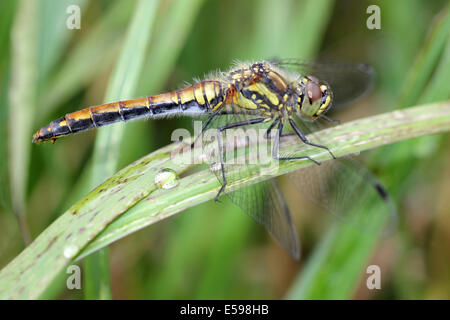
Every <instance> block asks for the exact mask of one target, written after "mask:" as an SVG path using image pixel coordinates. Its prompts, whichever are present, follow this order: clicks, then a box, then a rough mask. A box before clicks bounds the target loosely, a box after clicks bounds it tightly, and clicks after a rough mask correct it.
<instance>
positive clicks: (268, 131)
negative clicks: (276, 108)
mask: <svg viewBox="0 0 450 320" xmlns="http://www.w3.org/2000/svg"><path fill="white" fill-rule="evenodd" d="M277 121H278V120H275V121H273V122H272V123H271V124H270V126H269V128H267V131H266V133H265V134H264V138H266V140H269V136H270V132H272V129H273V128H274V127H275V126H276V125H277Z"/></svg>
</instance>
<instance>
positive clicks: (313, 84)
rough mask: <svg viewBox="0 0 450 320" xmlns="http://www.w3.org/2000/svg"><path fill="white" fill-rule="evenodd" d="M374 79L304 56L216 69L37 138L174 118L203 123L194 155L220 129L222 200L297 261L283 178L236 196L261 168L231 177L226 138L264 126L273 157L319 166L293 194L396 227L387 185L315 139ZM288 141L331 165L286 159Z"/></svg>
mask: <svg viewBox="0 0 450 320" xmlns="http://www.w3.org/2000/svg"><path fill="white" fill-rule="evenodd" d="M373 79H374V71H373V69H372V68H371V67H370V66H368V65H366V64H362V63H319V62H307V61H302V60H298V59H278V60H267V61H259V62H248V63H245V62H243V63H236V64H235V66H233V67H232V68H231V69H230V70H229V71H226V72H216V73H215V74H213V75H212V76H210V77H207V78H206V79H205V80H202V81H197V82H196V83H195V84H193V85H189V86H187V87H185V88H184V89H180V90H176V91H172V92H167V93H162V94H158V95H153V96H148V97H144V98H138V99H132V100H124V101H117V102H111V103H107V104H102V105H97V106H91V107H89V108H85V109H82V110H79V111H76V112H73V113H69V114H66V115H65V116H64V117H61V118H59V119H56V120H54V121H52V122H50V124H48V125H47V126H44V127H42V128H41V129H40V130H39V131H37V132H36V133H35V134H34V135H33V142H35V143H40V142H44V141H51V142H52V143H54V142H55V140H56V139H58V138H60V137H63V136H66V135H71V134H74V133H79V132H82V131H86V130H89V129H94V128H99V127H102V126H105V125H109V124H112V123H115V122H118V121H130V120H135V119H142V118H146V119H161V118H168V117H172V116H188V117H193V118H204V119H205V121H204V122H203V125H202V130H201V134H200V135H199V136H198V137H197V138H196V139H195V140H194V142H193V143H192V145H191V148H194V146H195V142H196V141H197V140H198V139H199V138H200V137H202V136H203V135H204V133H205V132H206V131H207V130H209V129H213V130H215V131H216V132H217V136H216V137H217V139H216V140H215V143H216V144H217V150H218V152H217V153H216V156H215V157H213V159H212V160H211V166H213V165H215V166H216V167H217V165H218V169H217V170H213V172H214V173H215V174H216V176H217V178H218V180H219V182H220V184H221V186H220V189H219V191H218V193H217V195H216V200H218V199H219V197H220V196H221V195H222V194H223V193H225V194H227V195H228V197H229V198H230V199H231V200H232V201H233V202H234V203H235V204H237V205H238V206H239V207H241V208H242V210H243V211H244V212H246V213H247V214H248V215H249V216H250V217H252V218H253V219H254V220H256V221H257V222H258V223H260V224H261V225H263V226H264V227H265V228H266V229H267V230H268V231H269V233H270V234H271V235H272V236H273V237H274V238H275V239H276V240H277V241H278V243H279V244H280V245H281V246H282V247H283V248H284V249H286V250H287V251H288V253H290V255H291V256H292V257H293V258H294V259H299V257H300V243H299V238H298V235H297V232H296V228H295V226H294V223H293V220H292V216H291V212H290V209H289V207H288V206H287V204H286V201H285V199H284V197H283V192H281V190H280V188H279V186H278V183H277V181H276V179H268V180H265V181H263V182H260V183H257V184H255V185H252V186H250V187H245V188H242V189H239V190H236V191H232V192H228V190H227V186H228V185H229V184H230V183H234V182H235V181H237V180H238V179H239V177H240V175H239V172H244V171H245V170H246V169H248V168H250V169H252V168H255V167H256V168H257V167H258V166H257V165H256V166H253V167H252V166H251V165H249V164H240V165H238V170H237V172H238V174H237V175H236V174H234V176H233V178H230V174H229V173H230V172H231V171H233V170H234V172H236V165H229V164H228V161H227V159H226V155H225V153H226V149H227V146H226V143H224V142H223V136H222V135H223V134H225V133H226V132H227V131H229V130H235V129H237V128H249V127H258V128H263V129H264V130H265V137H266V139H272V140H273V148H272V149H273V153H272V158H273V160H276V161H311V162H312V163H313V165H312V166H309V167H307V168H305V169H302V170H299V171H296V172H292V173H290V174H289V177H290V178H291V180H292V181H293V183H294V186H295V187H294V189H295V191H297V190H298V191H299V192H301V193H303V194H305V195H306V196H307V198H309V199H310V200H312V201H313V202H314V203H316V204H317V205H318V206H320V207H322V208H323V209H324V210H325V211H329V212H330V213H332V214H333V215H335V216H336V217H338V218H339V219H341V220H343V221H350V220H352V218H351V217H352V216H353V214H354V213H355V212H358V213H357V214H358V215H359V216H363V218H362V220H361V221H363V222H362V223H361V225H363V226H364V227H367V226H368V225H369V228H370V223H371V222H370V221H372V220H370V219H373V218H374V217H378V216H381V218H380V219H384V220H386V221H387V223H386V224H387V225H392V224H393V223H392V221H393V220H395V216H396V212H395V206H394V204H393V201H392V199H391V197H390V196H389V194H388V192H387V190H386V188H385V187H384V186H383V185H382V184H381V182H380V181H379V180H378V179H377V178H376V177H375V176H374V175H373V174H372V173H371V172H370V171H369V170H368V169H367V168H366V167H365V166H363V165H362V164H360V163H359V162H358V161H357V160H355V159H354V158H353V157H348V156H347V157H339V158H337V157H336V156H335V154H334V153H333V151H332V150H331V149H330V148H329V147H328V146H326V145H324V144H322V143H320V136H319V135H318V134H317V133H318V132H320V129H321V128H323V127H324V123H329V124H334V123H336V120H333V119H331V118H329V117H328V116H327V113H328V112H329V111H330V110H332V109H337V108H340V107H341V106H344V105H346V104H348V103H349V102H350V101H352V100H354V99H356V98H358V97H360V96H361V95H363V94H364V93H366V92H368V91H369V89H370V87H371V86H372V85H373ZM274 132H275V134H273V133H274ZM283 132H285V133H284V134H283ZM285 135H295V136H296V137H297V138H298V139H299V140H300V141H301V142H302V143H304V144H306V145H309V146H311V147H313V148H318V149H320V150H322V151H323V152H326V153H327V154H328V156H329V158H330V160H328V161H325V162H323V163H322V162H319V161H317V160H315V159H314V158H313V157H311V156H308V155H305V154H301V153H299V154H283V153H280V152H279V145H280V141H281V139H283V138H284V136H285ZM361 211H363V212H364V213H362V214H361ZM357 221H358V220H357ZM376 232H378V230H377V231H376Z"/></svg>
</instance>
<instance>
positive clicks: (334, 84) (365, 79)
mask: <svg viewBox="0 0 450 320" xmlns="http://www.w3.org/2000/svg"><path fill="white" fill-rule="evenodd" d="M272 63H273V64H274V65H276V66H278V67H280V68H285V69H288V70H289V69H290V70H293V71H295V72H297V73H299V74H300V75H302V76H305V75H313V76H315V77H317V78H318V79H319V80H320V81H322V82H325V83H327V84H328V85H329V86H330V88H331V91H332V92H333V109H335V108H342V107H343V106H345V105H346V104H349V103H350V102H352V101H354V100H355V99H357V98H359V97H362V96H363V95H364V94H366V93H368V92H370V91H371V90H372V88H373V85H374V82H375V75H376V74H375V70H374V69H373V68H372V67H371V66H369V65H367V64H364V63H354V62H312V61H304V60H299V59H280V60H274V61H272ZM333 109H332V110H333Z"/></svg>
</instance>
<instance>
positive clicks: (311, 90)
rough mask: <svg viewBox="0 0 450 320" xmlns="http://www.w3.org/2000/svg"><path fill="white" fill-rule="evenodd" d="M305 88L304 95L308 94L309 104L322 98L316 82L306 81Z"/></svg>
mask: <svg viewBox="0 0 450 320" xmlns="http://www.w3.org/2000/svg"><path fill="white" fill-rule="evenodd" d="M305 89H306V90H305V91H306V95H307V96H308V98H309V101H310V102H311V104H313V103H314V102H316V101H318V100H321V99H322V90H320V87H319V85H318V84H317V83H314V82H311V81H310V82H308V83H306V87H305Z"/></svg>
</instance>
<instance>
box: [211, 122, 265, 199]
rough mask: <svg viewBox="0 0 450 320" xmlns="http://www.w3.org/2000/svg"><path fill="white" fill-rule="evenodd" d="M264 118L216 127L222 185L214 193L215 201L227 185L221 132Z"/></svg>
mask: <svg viewBox="0 0 450 320" xmlns="http://www.w3.org/2000/svg"><path fill="white" fill-rule="evenodd" d="M265 120H266V118H256V119H251V120H246V121H241V122H235V123H230V124H227V125H225V126H222V127H219V128H218V129H217V144H218V147H219V157H220V169H221V171H222V179H223V182H222V186H221V187H220V190H219V192H218V193H217V195H216V201H219V197H220V195H221V194H222V192H223V191H224V190H225V187H226V185H227V177H226V174H225V163H224V161H223V143H222V132H224V131H225V130H228V129H232V128H237V127H242V126H247V125H252V124H257V123H261V122H264V121H265Z"/></svg>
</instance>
